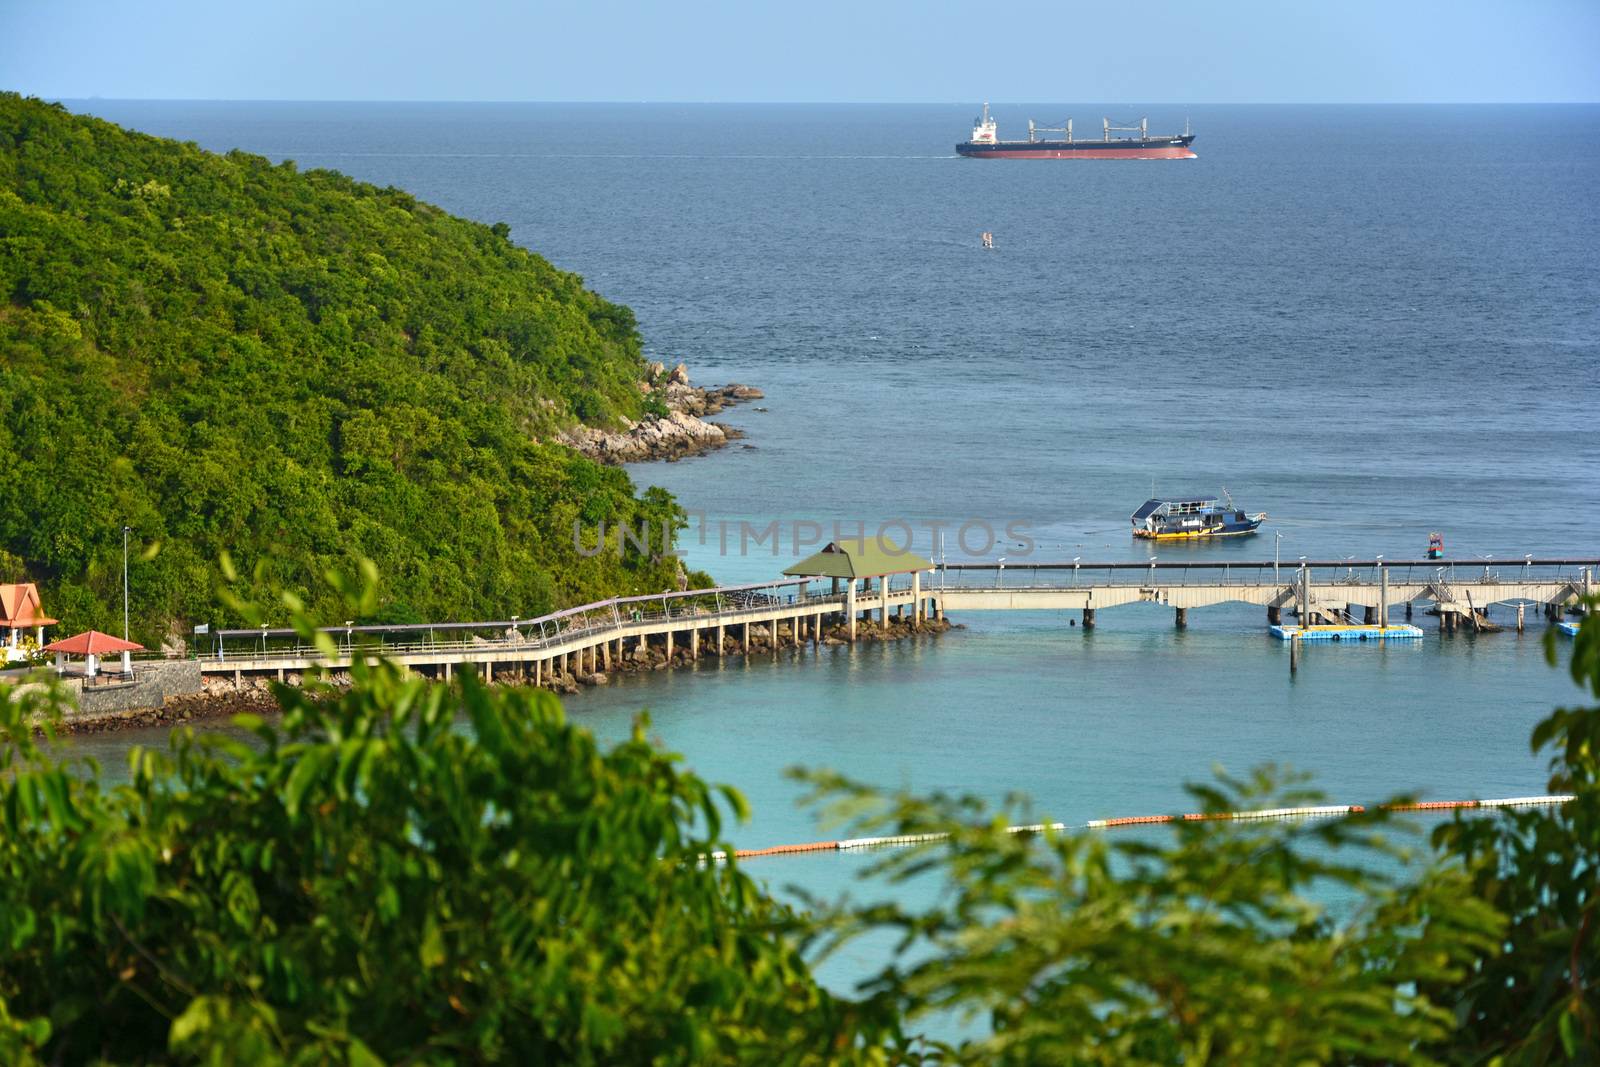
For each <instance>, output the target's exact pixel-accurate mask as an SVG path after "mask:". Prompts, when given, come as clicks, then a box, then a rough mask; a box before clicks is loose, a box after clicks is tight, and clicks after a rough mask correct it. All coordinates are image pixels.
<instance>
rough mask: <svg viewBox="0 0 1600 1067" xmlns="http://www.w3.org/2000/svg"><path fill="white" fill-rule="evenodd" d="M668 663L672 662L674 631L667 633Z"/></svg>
mask: <svg viewBox="0 0 1600 1067" xmlns="http://www.w3.org/2000/svg"><path fill="white" fill-rule="evenodd" d="M667 662H668V663H671V662H672V631H671V630H668V631H667Z"/></svg>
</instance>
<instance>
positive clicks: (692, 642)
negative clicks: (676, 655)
mask: <svg viewBox="0 0 1600 1067" xmlns="http://www.w3.org/2000/svg"><path fill="white" fill-rule="evenodd" d="M689 657H690V658H691V659H699V658H700V627H698V626H696V627H695V628H694V629H692V630H690V631H689Z"/></svg>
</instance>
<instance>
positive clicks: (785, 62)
mask: <svg viewBox="0 0 1600 1067" xmlns="http://www.w3.org/2000/svg"><path fill="white" fill-rule="evenodd" d="M0 88H6V89H13V90H18V91H21V92H24V93H27V94H30V95H35V96H42V97H45V98H48V99H84V98H89V97H106V98H113V99H219V100H496V101H511V100H529V101H588V100H594V101H716V102H779V101H792V102H852V101H860V102H886V103H901V102H906V103H909V102H930V103H933V102H953V101H963V102H971V101H977V100H985V99H995V100H1084V101H1097V100H1117V101H1122V100H1126V101H1145V102H1173V103H1190V102H1193V103H1433V102H1445V103H1477V102H1571V101H1585V102H1591V101H1600V0H1107V2H1095V3H1090V2H1083V0H1077V2H1075V0H1050V2H1036V0H988V2H971V0H920V2H914V0H741V2H728V0H673V2H656V3H649V2H640V0H636V2H631V3H630V2H621V0H568V2H560V3H557V2H541V0H449V2H445V0H431V2H424V0H381V2H380V0H254V2H251V0H0Z"/></svg>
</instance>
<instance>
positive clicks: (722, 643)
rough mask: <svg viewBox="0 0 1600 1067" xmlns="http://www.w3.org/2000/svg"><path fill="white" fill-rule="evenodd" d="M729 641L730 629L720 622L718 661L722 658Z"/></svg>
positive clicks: (718, 628)
mask: <svg viewBox="0 0 1600 1067" xmlns="http://www.w3.org/2000/svg"><path fill="white" fill-rule="evenodd" d="M727 641H728V628H727V627H726V626H724V625H722V624H721V623H720V622H719V623H717V658H718V659H721V658H722V654H723V650H724V649H725V647H726V646H727Z"/></svg>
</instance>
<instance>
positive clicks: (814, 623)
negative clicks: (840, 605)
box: [811, 611, 822, 648]
mask: <svg viewBox="0 0 1600 1067" xmlns="http://www.w3.org/2000/svg"><path fill="white" fill-rule="evenodd" d="M811 647H812V648H821V647H822V612H820V611H819V612H817V613H816V614H815V615H813V616H811Z"/></svg>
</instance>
